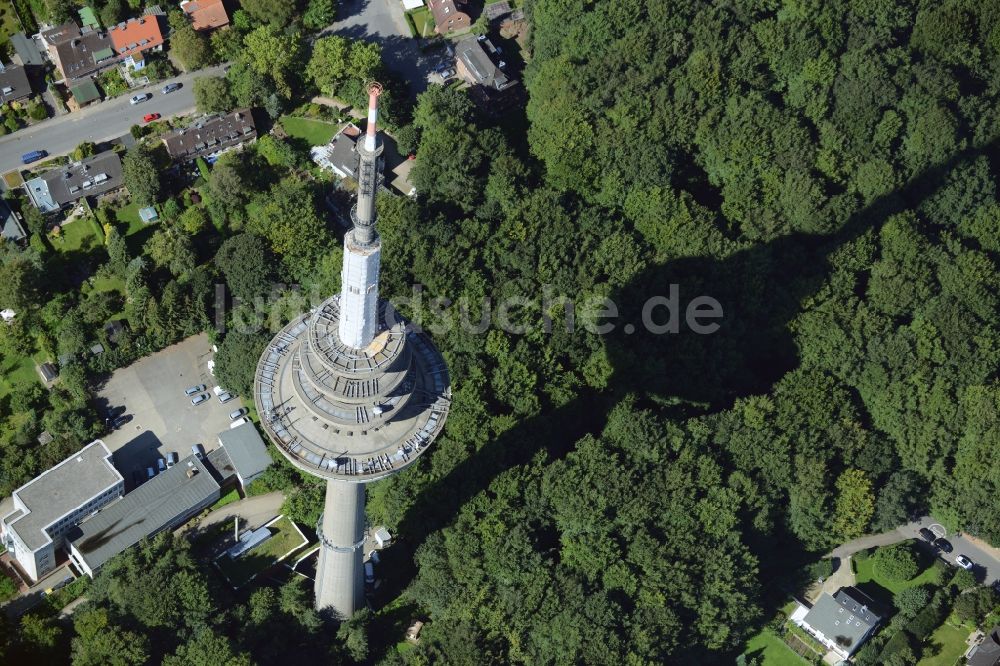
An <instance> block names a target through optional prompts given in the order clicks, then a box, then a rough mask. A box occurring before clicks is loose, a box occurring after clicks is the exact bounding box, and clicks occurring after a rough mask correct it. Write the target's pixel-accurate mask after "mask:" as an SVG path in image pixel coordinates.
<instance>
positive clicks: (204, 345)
mask: <svg viewBox="0 0 1000 666" xmlns="http://www.w3.org/2000/svg"><path fill="white" fill-rule="evenodd" d="M211 358H212V350H211V345H210V344H209V342H208V336H207V335H205V334H204V333H203V334H201V335H196V336H194V337H191V338H188V339H187V340H184V341H183V342H180V343H178V344H176V345H173V346H171V347H168V348H166V349H164V350H162V351H159V352H156V353H155V354H152V355H150V356H146V357H144V358H142V359H140V360H139V361H137V362H136V363H133V364H132V365H130V366H129V367H127V368H122V369H120V370H116V371H115V373H114V374H113V375H112V376H111V378H110V379H109V380H108V381H107V382H106V383H105V384H104V386H102V387H101V388H100V391H99V393H98V395H99V403H100V404H99V408H100V409H105V408H106V407H118V408H121V407H122V406H124V407H125V413H126V414H130V415H131V416H132V420H131V422H129V423H127V424H126V425H124V426H123V427H122V428H121V429H119V430H117V431H114V432H112V433H110V434H108V435H105V436H104V437H102V439H103V440H104V443H105V444H107V445H108V448H110V449H111V451H112V452H113V453H114V456H115V457H114V460H115V466H117V467H118V470H119V471H120V472H121V473H122V476H124V477H125V489H126V491H128V490H130V489H131V488H132V487H133V486H134V481H133V471H134V470H139V471H140V473H141V475H145V473H146V468H147V467H148V466H150V465H155V464H156V459H157V457H161V456H164V455H165V454H166V453H167V452H168V451H176V452H177V453H178V455H179V456H180V457H181V458H183V457H184V456H185V455H187V454H189V453H190V452H191V445H192V444H195V443H200V444H201V445H202V446H204V447H205V450H206V451H211V450H212V449H215V448H216V447H218V445H219V443H218V435H219V433H220V432H222V431H223V430H225V429H227V428H228V427H229V423H230V420H229V413H230V412H232V411H234V410H236V409H238V408H239V407H241V406H242V405H243V403H242V401H241V400H240V399H239V398H235V399H233V400H231V401H229V402H227V403H226V404H224V405H223V404H221V403H220V402H219V401H218V399H216V397H215V395H214V394H211V390H212V387H213V386H215V385H216V384H215V379H214V378H213V377H212V376H211V375H210V374H208V366H207V363H208V361H209V359H211ZM195 384H205V385H206V386H207V389H206V391H207V392H209V393H210V394H211V398H210V399H209V400H207V401H205V402H203V403H201V404H200V405H192V404H191V398H190V397H188V396H186V395H184V389H186V388H187V387H189V386H192V385H195Z"/></svg>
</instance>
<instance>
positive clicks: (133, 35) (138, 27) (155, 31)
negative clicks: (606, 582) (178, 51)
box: [108, 15, 163, 69]
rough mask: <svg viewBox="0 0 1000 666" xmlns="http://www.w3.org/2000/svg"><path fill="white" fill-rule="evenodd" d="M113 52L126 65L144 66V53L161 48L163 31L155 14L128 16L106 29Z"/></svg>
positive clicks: (133, 67) (137, 67) (134, 67)
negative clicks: (128, 17) (136, 16)
mask: <svg viewBox="0 0 1000 666" xmlns="http://www.w3.org/2000/svg"><path fill="white" fill-rule="evenodd" d="M108 35H109V36H110V37H111V44H112V46H113V48H114V50H115V53H116V54H117V55H118V57H120V58H121V59H122V62H123V63H124V64H125V66H126V67H130V68H131V69H142V68H143V67H145V66H146V60H145V54H146V53H149V52H151V51H162V50H163V33H162V32H161V31H160V22H159V19H158V18H157V16H155V15H147V16H142V17H140V18H137V19H136V18H130V19H129V20H127V21H123V22H122V23H119V24H118V25H113V26H111V28H110V29H109V30H108Z"/></svg>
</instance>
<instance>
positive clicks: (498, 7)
mask: <svg viewBox="0 0 1000 666" xmlns="http://www.w3.org/2000/svg"><path fill="white" fill-rule="evenodd" d="M511 11H513V10H512V9H511V6H510V3H509V2H507V1H506V0H504V1H502V2H494V3H493V4H490V5H486V7H484V8H483V16H485V17H486V18H487V20H490V21H496V20H497V19H499V18H502V17H504V16H506V15H507V14H510V13H511Z"/></svg>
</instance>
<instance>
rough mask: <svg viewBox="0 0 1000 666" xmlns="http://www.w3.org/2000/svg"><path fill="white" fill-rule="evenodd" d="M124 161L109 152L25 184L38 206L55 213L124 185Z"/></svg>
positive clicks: (33, 201) (36, 206) (42, 209)
mask: <svg viewBox="0 0 1000 666" xmlns="http://www.w3.org/2000/svg"><path fill="white" fill-rule="evenodd" d="M123 182H124V180H123V177H122V161H121V160H120V159H119V158H118V154H117V153H115V152H114V151H110V150H109V151H105V152H103V153H99V154H97V155H94V156H93V157H89V158H87V159H85V160H83V161H82V162H74V163H73V164H69V165H66V166H61V167H59V168H58V169H52V170H50V171H46V172H45V173H43V174H42V175H40V176H37V177H35V178H32V179H31V180H29V181H27V182H25V183H24V189H25V190H26V191H27V192H28V197H29V198H30V199H31V203H33V204H34V205H35V208H37V209H38V210H40V211H42V212H43V213H52V212H55V211H57V210H59V209H61V208H62V207H63V206H65V205H67V204H70V203H73V202H74V201H76V200H78V199H82V198H83V197H85V196H95V195H98V194H104V193H105V192H110V191H112V190H116V189H118V188H119V187H121V186H122V184H123Z"/></svg>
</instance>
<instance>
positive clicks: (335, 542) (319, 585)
mask: <svg viewBox="0 0 1000 666" xmlns="http://www.w3.org/2000/svg"><path fill="white" fill-rule="evenodd" d="M381 91H382V89H381V87H380V86H379V85H378V84H373V85H372V86H371V88H370V89H369V109H368V129H367V133H366V136H365V137H364V139H363V140H359V141H358V158H359V168H358V175H359V178H358V180H359V191H358V202H357V205H356V207H355V209H354V211H352V218H353V222H354V228H353V229H352V230H351V231H349V232H348V233H347V234H346V235H345V238H344V265H343V272H342V277H343V280H342V282H343V285H342V289H341V293H340V294H337V295H335V296H332V297H330V298H329V299H327V300H326V301H324V302H323V303H322V304H321V305H319V306H318V307H316V308H314V309H313V310H311V311H310V312H307V313H306V314H304V315H301V316H300V317H298V318H297V319H295V320H293V321H292V322H291V323H289V324H288V325H287V326H285V327H284V328H283V329H282V330H281V331H280V332H278V334H277V335H276V336H275V337H274V339H272V340H271V342H270V344H269V345H268V346H267V348H266V349H265V350H264V353H263V354H262V355H261V357H260V360H259V361H258V363H257V370H256V376H255V378H254V401H255V403H256V406H257V413H258V414H259V415H260V419H261V424H262V426H263V428H264V430H265V432H266V434H267V435H268V437H269V438H270V440H271V441H272V442H273V443H274V444H275V446H277V447H278V449H279V450H280V451H281V452H282V453H283V454H284V455H285V457H286V458H288V460H289V461H291V463H292V464H293V465H295V466H296V467H298V468H299V469H300V470H302V471H304V472H307V473H309V474H312V475H315V476H319V477H322V478H325V479H327V491H326V505H325V508H324V513H323V517H322V518H321V519H320V524H319V525H318V532H319V536H320V542H321V548H320V554H319V564H318V568H317V572H316V585H315V589H316V607H317V608H318V609H320V610H323V609H328V608H329V609H332V610H333V612H334V613H336V614H337V615H338V616H340V617H342V618H346V617H348V616H350V615H351V614H352V613H354V611H355V610H357V609H358V608H360V607H361V606H362V605H363V604H364V581H363V578H364V576H363V566H362V558H363V553H362V551H361V547H362V545H363V543H364V530H365V521H364V504H365V502H364V496H365V492H364V484H365V483H368V482H370V481H375V480H378V479H382V478H385V477H387V476H389V475H390V474H395V473H397V472H399V471H401V470H402V469H404V468H405V467H406V466H407V465H409V464H411V463H412V462H413V461H414V460H416V458H417V457H418V456H419V455H421V454H422V453H423V452H424V451H425V450H426V449H427V447H428V446H429V445H430V444H431V443H432V442H433V441H434V439H435V438H436V437H437V435H438V434H439V433H440V432H441V429H442V427H443V426H444V422H445V419H446V418H447V415H448V406H449V403H450V401H451V388H450V382H449V376H448V368H447V366H446V364H445V362H444V359H443V358H442V356H441V354H440V353H439V352H438V351H437V349H436V348H435V347H434V345H433V344H432V343H431V341H430V339H429V338H427V336H426V335H424V334H423V333H422V332H419V331H417V330H416V329H415V328H414V327H413V326H411V325H410V324H408V323H407V322H406V321H405V320H404V319H402V318H401V317H400V316H399V314H398V313H396V311H395V310H394V309H393V307H392V306H391V305H390V304H389V303H388V302H386V301H384V300H381V299H379V298H378V277H379V265H380V257H381V242H380V239H379V236H378V233H377V232H376V230H375V220H376V217H375V194H376V190H377V183H378V181H377V178H378V176H377V169H376V163H377V159H378V156H379V155H380V154H381V152H382V145H381V142H380V141H379V140H378V136H377V130H376V127H377V125H376V123H377V117H378V96H379V94H380V93H381Z"/></svg>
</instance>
